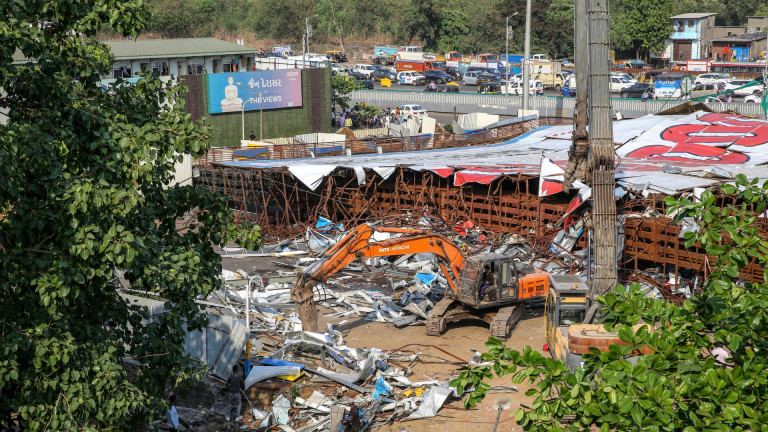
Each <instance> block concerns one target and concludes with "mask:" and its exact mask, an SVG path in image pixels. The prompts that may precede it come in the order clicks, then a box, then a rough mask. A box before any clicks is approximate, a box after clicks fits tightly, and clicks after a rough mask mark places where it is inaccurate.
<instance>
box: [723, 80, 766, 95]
mask: <svg viewBox="0 0 768 432" xmlns="http://www.w3.org/2000/svg"><path fill="white" fill-rule="evenodd" d="M744 84H746V83H744ZM726 88H727V85H726ZM762 91H763V83H759V82H756V83H754V84H752V85H750V86H748V87H744V88H740V89H738V90H734V91H733V94H735V95H736V96H749V95H753V94H757V93H761V92H762Z"/></svg>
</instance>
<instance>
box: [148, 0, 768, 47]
mask: <svg viewBox="0 0 768 432" xmlns="http://www.w3.org/2000/svg"><path fill="white" fill-rule="evenodd" d="M151 9H152V18H151V21H150V23H149V27H148V32H149V33H151V34H152V35H153V37H168V38H171V37H204V36H217V37H221V38H225V39H232V40H234V39H236V38H245V39H246V40H274V41H276V42H284V43H291V44H294V45H295V46H300V45H301V40H302V35H303V32H304V22H305V19H306V18H309V22H310V24H311V25H312V27H313V33H314V35H313V37H312V40H311V43H312V44H313V45H315V44H317V45H318V46H322V47H325V46H334V47H339V48H342V49H344V50H345V51H348V52H351V51H352V49H353V47H354V45H355V44H357V43H360V44H361V45H363V44H368V45H370V44H373V43H379V44H382V43H385V44H419V45H423V46H425V47H426V48H427V49H429V50H434V51H440V52H444V51H452V50H455V51H461V52H463V53H475V54H477V53H481V52H492V53H501V52H502V51H504V49H505V36H504V25H505V21H506V17H508V16H509V17H510V20H509V24H510V27H512V30H513V35H512V37H511V39H510V41H509V50H510V52H522V51H523V37H524V28H525V2H524V1H522V0H515V1H512V2H509V1H501V0H478V1H473V2H467V1H458V0H156V1H154V2H152V4H151ZM516 12H517V15H514V14H515V13H516ZM688 12H715V13H717V14H718V15H717V20H716V23H717V25H742V24H744V23H745V22H746V17H747V16H752V15H766V14H768V0H758V1H755V0H677V1H672V0H615V1H612V2H611V18H612V19H611V21H612V23H611V41H612V44H613V48H614V49H615V50H616V51H617V55H619V54H622V57H623V56H624V55H626V56H627V57H636V56H640V57H642V56H644V55H645V54H646V53H648V52H649V51H650V52H653V51H657V50H659V48H661V46H662V45H661V44H662V43H663V40H664V38H666V36H667V35H668V34H669V32H671V30H672V27H671V24H670V22H669V17H670V16H672V15H675V14H680V13H688ZM513 15H514V16H513ZM531 20H532V21H531V29H532V35H531V50H532V52H545V53H548V54H550V55H551V56H553V57H570V56H572V55H573V0H533V13H532V17H531ZM318 51H319V49H318Z"/></svg>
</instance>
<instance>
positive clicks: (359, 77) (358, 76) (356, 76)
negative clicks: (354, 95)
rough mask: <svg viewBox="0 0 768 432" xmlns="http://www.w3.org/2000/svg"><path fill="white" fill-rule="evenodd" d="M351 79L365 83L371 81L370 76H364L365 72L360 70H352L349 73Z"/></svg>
mask: <svg viewBox="0 0 768 432" xmlns="http://www.w3.org/2000/svg"><path fill="white" fill-rule="evenodd" d="M347 76H349V77H350V78H354V79H356V80H358V81H365V80H367V79H369V77H368V75H366V74H364V73H363V72H360V70H358V69H351V70H350V71H349V73H348V74H347Z"/></svg>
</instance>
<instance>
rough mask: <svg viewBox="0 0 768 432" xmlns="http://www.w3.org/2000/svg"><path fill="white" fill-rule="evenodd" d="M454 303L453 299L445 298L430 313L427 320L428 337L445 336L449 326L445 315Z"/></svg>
mask: <svg viewBox="0 0 768 432" xmlns="http://www.w3.org/2000/svg"><path fill="white" fill-rule="evenodd" d="M454 303H455V302H454V300H453V299H450V298H444V299H442V300H440V301H439V302H437V304H436V305H435V307H433V308H432V310H431V311H430V312H429V318H427V336H440V335H441V334H443V332H444V331H445V326H446V325H447V323H446V320H445V316H444V315H445V313H446V312H448V310H449V309H450V308H451V306H453V304H454Z"/></svg>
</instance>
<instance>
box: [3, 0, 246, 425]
mask: <svg viewBox="0 0 768 432" xmlns="http://www.w3.org/2000/svg"><path fill="white" fill-rule="evenodd" d="M147 20H148V14H147V13H146V11H145V9H144V5H143V2H142V1H141V0H88V1H86V0H72V1H68V2H65V3H62V2H51V1H44V0H27V1H23V2H6V3H5V5H4V6H3V14H2V18H0V47H1V48H0V88H2V89H3V90H4V95H3V97H2V98H0V105H1V106H0V108H2V109H5V110H9V111H4V112H7V114H0V116H5V118H4V119H3V120H4V123H5V122H6V121H7V124H4V125H0V274H2V277H1V278H0V310H2V316H1V317H0V352H1V353H2V354H0V429H2V430H13V429H14V426H13V425H14V424H21V426H22V428H23V429H24V430H29V431H41V430H73V431H74V430H112V429H118V430H138V429H141V428H143V427H145V425H146V424H147V423H146V419H147V417H148V416H149V415H151V414H152V412H153V411H155V412H157V411H163V410H164V403H163V401H164V399H165V394H166V391H167V390H169V388H170V387H174V386H176V385H177V384H178V383H179V382H181V381H182V380H183V379H184V378H185V377H186V376H188V375H189V374H190V373H192V372H193V370H194V369H193V368H192V364H191V363H190V361H189V359H187V358H186V357H185V356H184V355H183V346H184V337H185V334H186V332H185V330H184V328H183V324H184V323H186V324H187V325H188V326H189V328H191V329H197V328H200V327H201V326H203V325H204V324H205V318H204V315H201V314H200V311H199V309H198V306H197V305H196V304H195V303H194V298H195V296H198V295H205V294H207V293H209V292H210V291H211V290H212V289H214V288H216V287H217V286H218V285H219V284H220V282H219V280H218V278H217V276H218V275H219V273H220V271H221V260H220V257H219V256H218V255H217V254H216V253H215V251H214V250H213V246H214V245H215V244H222V243H224V242H226V241H227V240H228V239H230V238H232V237H233V236H236V235H238V231H237V229H235V227H234V225H233V223H232V217H231V216H232V215H231V212H230V211H229V209H228V206H227V200H226V198H225V197H222V196H220V195H216V194H212V193H209V192H207V191H205V190H202V189H199V188H194V187H172V188H168V189H166V188H164V187H163V185H165V184H169V183H171V181H172V180H173V171H174V163H175V162H176V161H177V160H179V158H180V155H182V154H187V155H192V156H193V157H196V156H200V155H201V154H202V153H203V152H204V151H205V149H206V147H207V145H208V143H207V138H208V135H207V131H206V130H204V129H201V128H200V127H199V126H197V125H195V124H193V123H192V122H191V121H190V117H189V115H188V114H186V113H184V111H183V105H184V101H183V99H182V98H181V95H182V94H183V89H182V88H181V87H179V86H174V85H173V83H170V85H169V86H167V87H166V86H164V85H163V84H162V83H161V82H160V81H159V80H158V79H156V78H152V77H146V79H145V80H142V81H139V82H138V83H137V84H136V85H118V86H113V87H111V88H110V89H108V90H106V91H102V90H101V89H99V88H98V87H97V84H98V82H99V80H100V76H101V75H102V74H104V75H109V72H111V70H112V56H111V55H110V54H109V53H108V51H107V49H106V47H105V46H104V45H102V44H100V43H98V42H95V41H94V40H92V39H91V37H92V36H93V35H94V34H95V33H96V32H97V31H98V30H99V29H100V28H101V27H102V26H105V25H109V26H111V28H113V29H116V30H118V31H120V32H121V33H123V34H124V35H134V36H135V35H136V34H137V33H138V32H139V31H140V30H141V29H142V28H144V26H145V25H146V23H147ZM15 50H19V51H20V53H21V54H23V55H24V57H25V58H27V59H34V61H31V62H27V63H20V64H13V59H12V57H11V56H12V55H13V54H14V52H15ZM166 101H167V102H170V104H166V103H165V102H166ZM195 209H201V210H202V211H201V212H200V214H199V215H198V216H197V218H196V219H194V220H193V221H192V223H190V224H189V225H187V226H181V225H177V222H178V221H179V220H180V219H181V218H184V217H185V215H188V214H189V213H190V212H192V211H194V210H195ZM246 234H247V237H248V238H250V239H251V240H258V231H246ZM117 269H121V270H125V275H126V277H127V279H128V280H130V281H131V282H132V284H133V286H134V287H135V288H138V289H141V290H147V291H151V292H153V293H155V294H156V295H157V296H159V297H161V298H164V299H166V300H167V303H166V304H165V309H166V311H167V313H164V314H162V315H159V316H156V317H153V318H152V319H149V318H150V317H148V315H147V312H146V309H141V308H139V307H137V306H135V305H132V304H129V303H127V302H126V301H125V300H124V299H123V298H122V297H120V296H119V295H118V293H117V291H116V289H115V288H114V286H113V285H112V284H111V283H110V280H111V279H113V277H114V275H115V271H116V270H117ZM126 357H130V358H133V359H135V360H136V361H138V362H140V363H141V364H142V367H140V368H139V369H138V372H137V373H136V375H135V376H132V377H131V379H129V378H128V374H127V371H126V369H125V364H124V363H123V359H124V358H126ZM131 422H133V423H131Z"/></svg>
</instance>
